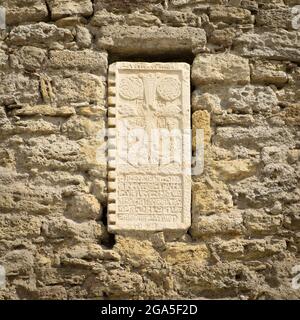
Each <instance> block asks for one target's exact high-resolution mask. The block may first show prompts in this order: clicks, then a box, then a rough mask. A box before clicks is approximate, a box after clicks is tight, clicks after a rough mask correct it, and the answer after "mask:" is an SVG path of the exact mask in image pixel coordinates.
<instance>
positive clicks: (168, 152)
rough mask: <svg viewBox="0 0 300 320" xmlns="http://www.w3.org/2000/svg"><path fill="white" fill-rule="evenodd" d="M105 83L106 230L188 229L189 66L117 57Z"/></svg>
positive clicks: (189, 186)
mask: <svg viewBox="0 0 300 320" xmlns="http://www.w3.org/2000/svg"><path fill="white" fill-rule="evenodd" d="M108 82H109V88H108V116H109V118H108V127H109V138H108V145H109V149H108V169H109V172H108V202H109V204H108V229H109V231H110V232H115V233H122V232H126V231H163V230H170V231H181V230H186V229H187V228H189V226H190V223H191V216H190V215H191V208H190V206H191V174H190V170H191V167H190V158H191V131H190V128H191V125H190V121H191V120H190V66H189V65H188V64H185V63H129V62H117V63H115V64H113V65H111V66H110V68H109V79H108Z"/></svg>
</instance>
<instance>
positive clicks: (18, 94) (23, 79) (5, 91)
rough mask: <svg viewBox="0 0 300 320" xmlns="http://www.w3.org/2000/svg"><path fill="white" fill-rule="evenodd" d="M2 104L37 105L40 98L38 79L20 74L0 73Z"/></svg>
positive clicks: (0, 102) (0, 101)
mask: <svg viewBox="0 0 300 320" xmlns="http://www.w3.org/2000/svg"><path fill="white" fill-rule="evenodd" d="M0 80H1V86H0V104H2V105H10V104H15V103H17V104H23V103H36V102H37V101H38V98H39V83H38V81H37V80H36V79H32V78H29V77H28V76H24V75H23V74H18V73H13V72H12V73H10V74H5V73H0Z"/></svg>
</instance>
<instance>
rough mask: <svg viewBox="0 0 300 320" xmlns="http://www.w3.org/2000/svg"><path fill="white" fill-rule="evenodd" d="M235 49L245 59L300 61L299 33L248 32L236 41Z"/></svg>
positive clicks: (281, 31)
mask: <svg viewBox="0 0 300 320" xmlns="http://www.w3.org/2000/svg"><path fill="white" fill-rule="evenodd" d="M234 47H235V51H236V52H237V53H239V54H241V55H242V56H244V57H259V58H265V59H273V60H290V61H295V62H299V61H300V34H299V31H286V30H282V29H279V30H278V31H277V32H263V33H260V34H256V33H249V32H248V33H244V34H242V35H241V36H239V37H237V38H236V39H235V41H234Z"/></svg>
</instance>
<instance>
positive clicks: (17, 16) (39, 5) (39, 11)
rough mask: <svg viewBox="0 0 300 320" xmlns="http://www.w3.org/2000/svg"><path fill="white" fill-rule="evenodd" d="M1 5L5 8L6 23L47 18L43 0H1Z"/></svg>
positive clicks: (36, 20)
mask: <svg viewBox="0 0 300 320" xmlns="http://www.w3.org/2000/svg"><path fill="white" fill-rule="evenodd" d="M1 6H3V7H5V8H6V23H7V24H8V25H13V24H20V23H24V22H39V21H45V20H46V19H47V18H48V10H47V7H46V3H45V1H43V0H3V1H1Z"/></svg>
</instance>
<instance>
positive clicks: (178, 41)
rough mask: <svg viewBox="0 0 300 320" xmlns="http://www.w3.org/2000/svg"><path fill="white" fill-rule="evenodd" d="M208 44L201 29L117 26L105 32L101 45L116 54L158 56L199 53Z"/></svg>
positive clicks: (105, 29)
mask: <svg viewBox="0 0 300 320" xmlns="http://www.w3.org/2000/svg"><path fill="white" fill-rule="evenodd" d="M205 43H206V36H205V32H204V30H202V29H199V28H191V27H184V28H180V29H178V28H173V27H165V26H163V27H151V28H144V27H135V26H132V27H126V26H118V25H115V26H107V27H106V26H105V27H102V28H101V31H100V37H99V39H98V42H97V45H98V47H99V48H100V49H102V50H108V51H109V52H114V53H120V52H122V53H125V54H150V55H151V54H152V55H157V54H169V53H173V54H174V53H180V52H197V51H198V50H199V49H201V48H202V47H203V46H204V45H205Z"/></svg>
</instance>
